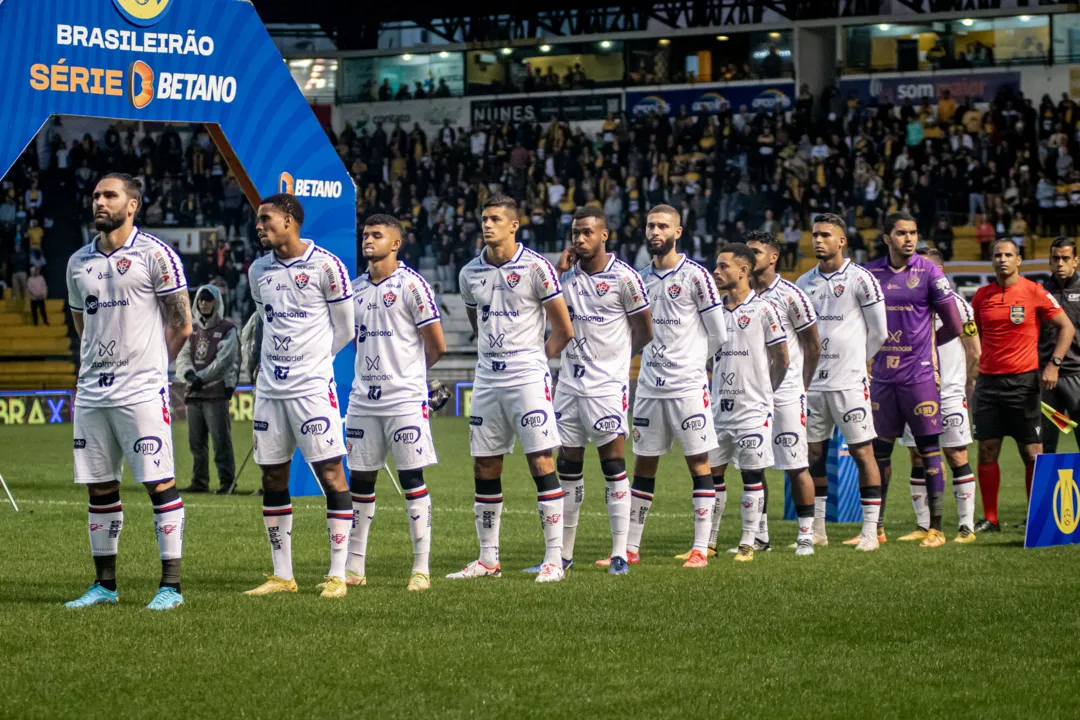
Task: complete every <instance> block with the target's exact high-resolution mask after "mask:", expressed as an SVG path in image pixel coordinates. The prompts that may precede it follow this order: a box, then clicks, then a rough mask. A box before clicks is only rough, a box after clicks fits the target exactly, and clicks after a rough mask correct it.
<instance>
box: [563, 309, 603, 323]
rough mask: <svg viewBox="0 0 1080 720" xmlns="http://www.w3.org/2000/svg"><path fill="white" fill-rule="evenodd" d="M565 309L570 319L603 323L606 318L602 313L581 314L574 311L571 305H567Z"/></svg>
mask: <svg viewBox="0 0 1080 720" xmlns="http://www.w3.org/2000/svg"><path fill="white" fill-rule="evenodd" d="M566 309H567V311H568V312H569V313H570V319H571V320H581V321H582V322H591V323H596V324H598V325H603V324H604V322H606V320H607V318H605V317H604V316H603V315H581V314H579V313H576V312H574V308H573V307H567V308H566Z"/></svg>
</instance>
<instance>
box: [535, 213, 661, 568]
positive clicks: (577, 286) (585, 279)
mask: <svg viewBox="0 0 1080 720" xmlns="http://www.w3.org/2000/svg"><path fill="white" fill-rule="evenodd" d="M571 232H572V238H573V244H572V245H571V246H570V247H569V248H567V249H566V250H564V251H563V253H562V256H561V257H560V258H559V262H558V263H557V264H556V266H555V270H556V272H558V273H559V276H560V282H561V283H562V286H563V292H564V293H565V294H566V295H567V297H569V298H570V301H569V302H568V303H567V308H568V310H569V312H570V321H571V322H572V323H573V325H574V339H573V340H571V341H570V344H569V345H567V346H566V349H565V350H563V353H562V364H561V367H562V370H561V372H560V373H559V384H558V386H557V387H556V388H555V419H556V423H557V425H558V427H559V438H560V439H561V440H562V447H561V448H559V457H558V460H557V462H556V465H555V467H556V470H557V472H558V474H559V482H560V483H561V484H562V489H563V492H564V496H563V542H562V563H563V570H564V571H567V572H569V571H570V569H571V568H573V565H574V560H573V558H574V541H575V539H576V537H577V524H578V516H579V514H580V512H581V503H582V501H583V500H584V497H585V483H584V479H583V474H582V473H583V467H584V461H585V445H587V444H589V443H592V444H593V445H595V446H596V451H597V454H598V455H599V456H600V471H601V472H602V473H603V474H604V480H605V483H606V487H605V493H604V499H605V502H606V504H607V509H608V518H609V521H610V526H611V543H612V547H611V565H610V568H609V570H608V572H610V573H611V574H612V575H625V574H627V573H628V572H629V571H630V566H629V565H628V564H627V561H626V535H627V531H628V528H629V525H630V483H629V482H627V480H626V459H625V458H626V456H625V454H624V453H625V451H624V449H623V445H624V441H625V439H626V434H627V433H626V408H627V390H628V388H629V386H630V358H631V357H633V356H634V355H636V354H637V353H639V352H641V349H642V348H643V347H644V346H645V345H646V344H647V343H648V342H649V341H650V340H652V334H653V331H652V313H651V312H650V310H649V298H648V295H646V294H645V286H644V285H643V284H642V282H641V276H640V275H638V273H637V271H636V270H634V269H633V268H632V267H630V266H629V265H627V264H626V263H624V262H622V261H621V260H619V259H618V258H616V257H615V256H614V255H612V254H609V253H608V252H607V249H606V244H607V239H608V231H607V221H606V220H605V218H604V213H603V211H601V210H599V209H598V208H593V207H581V208H578V209H577V211H576V212H575V213H574V221H573V226H572V230H571ZM539 570H540V566H536V567H534V568H529V569H528V571H527V572H539Z"/></svg>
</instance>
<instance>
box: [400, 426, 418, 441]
mask: <svg viewBox="0 0 1080 720" xmlns="http://www.w3.org/2000/svg"><path fill="white" fill-rule="evenodd" d="M394 442H396V443H402V444H404V445H415V444H416V443H418V442H420V428H419V427H417V426H416V425H409V426H408V427H403V428H401V429H400V430H397V431H395V432H394Z"/></svg>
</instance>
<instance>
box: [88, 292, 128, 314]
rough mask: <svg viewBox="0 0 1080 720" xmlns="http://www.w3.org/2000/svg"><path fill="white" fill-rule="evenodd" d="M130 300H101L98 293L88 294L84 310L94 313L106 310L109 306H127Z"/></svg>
mask: <svg viewBox="0 0 1080 720" xmlns="http://www.w3.org/2000/svg"><path fill="white" fill-rule="evenodd" d="M128 304H129V303H128V300H127V299H123V300H99V299H98V296H97V295H87V296H86V303H85V305H84V307H83V311H84V312H85V313H86V314H87V315H94V314H96V313H97V311H98V310H104V309H107V308H115V307H127V306H128Z"/></svg>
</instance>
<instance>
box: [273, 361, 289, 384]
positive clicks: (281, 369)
mask: <svg viewBox="0 0 1080 720" xmlns="http://www.w3.org/2000/svg"><path fill="white" fill-rule="evenodd" d="M274 377H276V378H277V379H278V380H288V379H289V368H288V367H286V366H284V365H275V366H274Z"/></svg>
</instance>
